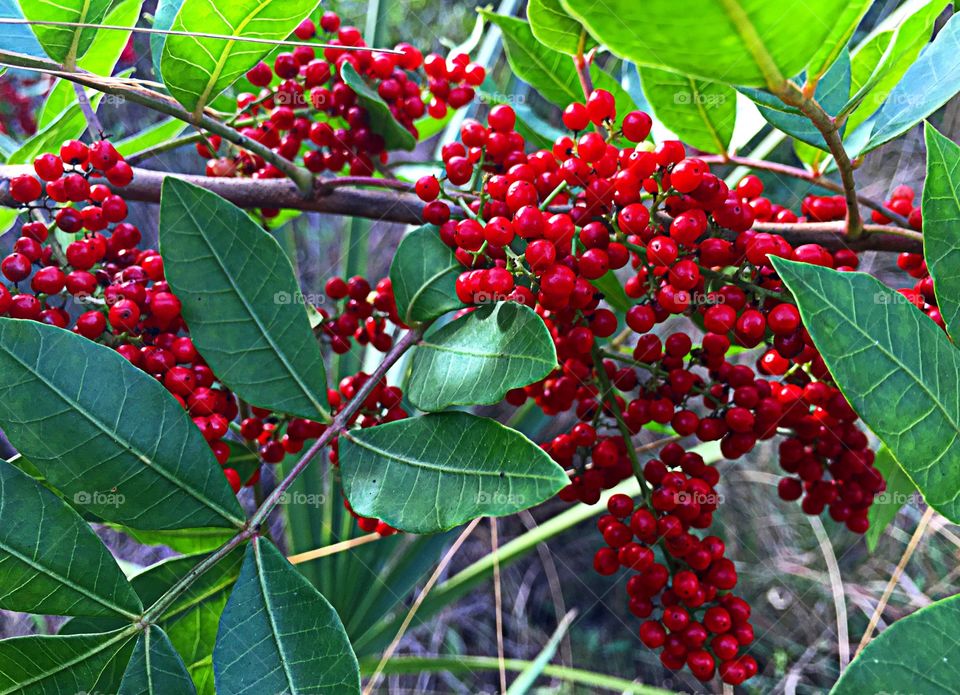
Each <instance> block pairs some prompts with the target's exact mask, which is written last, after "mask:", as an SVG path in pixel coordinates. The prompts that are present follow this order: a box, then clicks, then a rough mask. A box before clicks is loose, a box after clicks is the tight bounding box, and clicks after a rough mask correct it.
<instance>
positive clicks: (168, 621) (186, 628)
mask: <svg viewBox="0 0 960 695" xmlns="http://www.w3.org/2000/svg"><path fill="white" fill-rule="evenodd" d="M203 557H204V556H203V555H186V556H182V557H174V558H170V559H168V560H164V561H162V562H158V563H157V564H155V565H151V566H150V567H148V568H146V569H145V570H143V571H142V572H140V573H139V574H136V575H134V576H133V577H131V579H130V583H131V584H132V585H133V588H134V589H135V590H136V592H137V594H138V595H139V596H140V598H141V600H142V601H143V603H144V604H145V605H151V604H153V603H154V602H156V601H157V599H159V598H160V597H161V596H162V595H163V594H164V593H166V592H167V590H169V589H170V588H171V587H172V586H173V585H174V584H176V583H177V582H178V581H180V579H182V578H183V576H184V575H185V574H187V573H188V572H189V571H190V570H192V569H193V568H194V567H195V566H196V564H197V563H198V562H199V561H200V560H201V559H203ZM243 557H244V552H243V549H241V548H238V549H237V550H235V551H233V552H232V553H230V554H229V555H228V556H227V557H226V558H224V559H223V560H221V561H220V562H218V563H217V564H216V565H214V566H213V567H212V568H211V569H210V570H208V571H207V572H205V573H204V574H203V575H201V576H200V578H199V579H198V580H197V581H195V582H194V583H193V584H191V585H190V587H189V588H188V589H187V590H186V591H185V592H184V593H183V594H182V595H181V596H180V598H179V599H178V600H177V601H176V602H174V603H173V604H172V605H171V606H170V607H169V608H168V609H167V610H166V611H165V612H164V613H163V615H162V616H160V620H159V621H158V623H157V624H158V626H159V627H161V628H163V630H164V631H165V633H166V634H167V635H168V637H169V639H170V643H171V644H172V645H173V646H174V648H175V649H176V651H177V653H178V654H179V655H180V656H181V657H182V658H183V660H184V663H185V665H186V668H187V671H188V672H189V673H190V675H191V677H192V679H193V682H194V684H195V685H196V687H197V690H198V692H199V693H201V694H203V695H213V662H212V661H211V659H210V654H211V652H212V651H213V647H214V644H215V642H216V637H217V629H218V625H219V623H220V616H221V614H222V613H223V609H224V606H226V604H227V599H228V598H229V596H230V591H231V589H232V588H233V585H234V583H235V582H236V580H237V577H238V576H239V575H240V566H241V564H242V563H243ZM122 625H123V623H122V622H120V621H117V620H110V619H104V618H74V619H73V620H70V621H69V622H68V623H67V624H66V625H64V626H63V628H62V629H61V630H60V634H67V635H76V634H84V633H89V632H104V631H108V630H112V629H116V628H119V627H122Z"/></svg>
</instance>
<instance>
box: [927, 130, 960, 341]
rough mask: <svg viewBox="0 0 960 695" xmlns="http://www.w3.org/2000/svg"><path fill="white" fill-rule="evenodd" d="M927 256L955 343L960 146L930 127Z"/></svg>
mask: <svg viewBox="0 0 960 695" xmlns="http://www.w3.org/2000/svg"><path fill="white" fill-rule="evenodd" d="M925 136H926V141H927V177H926V179H925V181H924V184H923V198H922V201H921V211H922V213H923V255H924V258H925V260H926V261H927V268H928V269H929V271H930V277H932V278H933V287H934V292H935V293H936V295H937V306H938V307H939V309H940V314H941V316H943V321H944V323H945V324H946V326H947V331H948V332H949V333H950V335H952V336H953V338H954V341H956V340H957V339H958V338H960V146H958V145H956V144H955V143H953V142H951V141H950V140H949V139H948V138H946V137H944V136H943V135H941V134H940V133H938V132H937V131H936V129H934V128H933V126H931V125H930V124H929V123H927V124H926V128H925Z"/></svg>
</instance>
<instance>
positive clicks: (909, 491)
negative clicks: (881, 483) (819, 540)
mask: <svg viewBox="0 0 960 695" xmlns="http://www.w3.org/2000/svg"><path fill="white" fill-rule="evenodd" d="M873 466H874V468H876V469H877V470H878V471H880V473H881V474H882V475H883V479H884V480H886V481H887V489H886V490H884V491H883V492H882V493H881V494H879V495H877V496H876V497H875V498H874V499H873V504H871V505H870V511H869V512H867V518H868V519H869V520H870V528H868V529H867V532H866V533H865V534H863V535H864V540H865V541H866V542H867V549H868V550H869V551H870V552H871V553H872V552H873V551H874V550H876V548H877V542H878V541H879V540H880V536H882V535H883V532H884V530H885V529H886V528H887V526H889V524H890V522H891V521H893V519H894V518H895V517H896V516H897V512H899V511H900V508H901V507H903V505H905V504H906V503H907V502H908V501H909V500H910V498H911V497H912V496H913V494H914V493H915V492H916V491H917V486H916V485H914V484H913V481H912V480H910V478H908V477H907V474H906V473H904V472H903V469H902V468H901V467H900V464H898V463H897V461H896V459H894V458H893V454H891V453H890V450H889V449H888V448H887V447H885V446H881V447H880V448H879V449H878V450H877V456H876V459H875V460H874V462H873Z"/></svg>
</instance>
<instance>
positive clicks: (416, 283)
mask: <svg viewBox="0 0 960 695" xmlns="http://www.w3.org/2000/svg"><path fill="white" fill-rule="evenodd" d="M462 271H463V266H462V265H461V264H460V261H458V260H457V258H456V256H454V255H453V251H452V250H451V248H450V247H449V246H447V245H446V244H444V243H443V241H441V240H440V234H439V232H438V231H437V228H436V227H434V226H432V225H426V226H423V227H420V228H419V229H415V230H413V231H412V232H410V233H409V234H407V235H406V236H405V237H403V239H402V240H401V241H400V246H398V247H397V252H396V253H395V254H394V256H393V262H392V263H391V264H390V281H391V282H392V283H393V295H394V297H395V298H396V302H397V312H398V313H399V314H400V317H401V318H402V319H403V322H404V323H406V324H408V325H409V324H414V323H423V322H426V321H432V320H433V319H435V318H438V317H440V316H443V315H444V314H446V313H447V312H449V311H453V310H454V309H459V308H461V307H463V306H464V304H463V302H461V301H460V300H459V299H457V293H456V291H455V286H456V282H457V277H458V276H459V275H460V273H461V272H462Z"/></svg>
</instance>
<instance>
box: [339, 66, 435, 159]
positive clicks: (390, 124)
mask: <svg viewBox="0 0 960 695" xmlns="http://www.w3.org/2000/svg"><path fill="white" fill-rule="evenodd" d="M340 77H341V78H342V79H343V81H344V82H346V83H347V86H348V87H350V89H352V90H353V91H354V92H356V94H357V101H358V102H360V105H361V106H362V107H363V108H365V109H366V110H367V113H368V114H369V118H370V129H371V130H373V132H375V133H378V134H379V135H380V136H381V137H383V141H384V144H385V146H386V148H387V149H388V150H412V149H413V148H414V147H416V146H417V139H416V138H415V137H414V136H413V133H411V132H410V131H409V130H407V129H406V128H404V127H403V126H402V125H400V122H399V121H398V120H397V119H396V118H394V117H393V114H392V113H391V112H390V107H389V106H387V103H386V102H385V101H384V100H383V99H381V98H380V95H379V94H377V92H376V91H375V90H374V89H373V88H372V87H370V85H368V84H367V82H366V80H364V79H363V78H362V77H361V76H360V74H359V73H358V72H357V71H356V70H355V69H354V67H353V65H351V64H350V63H344V64H343V66H342V67H341V68H340Z"/></svg>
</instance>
